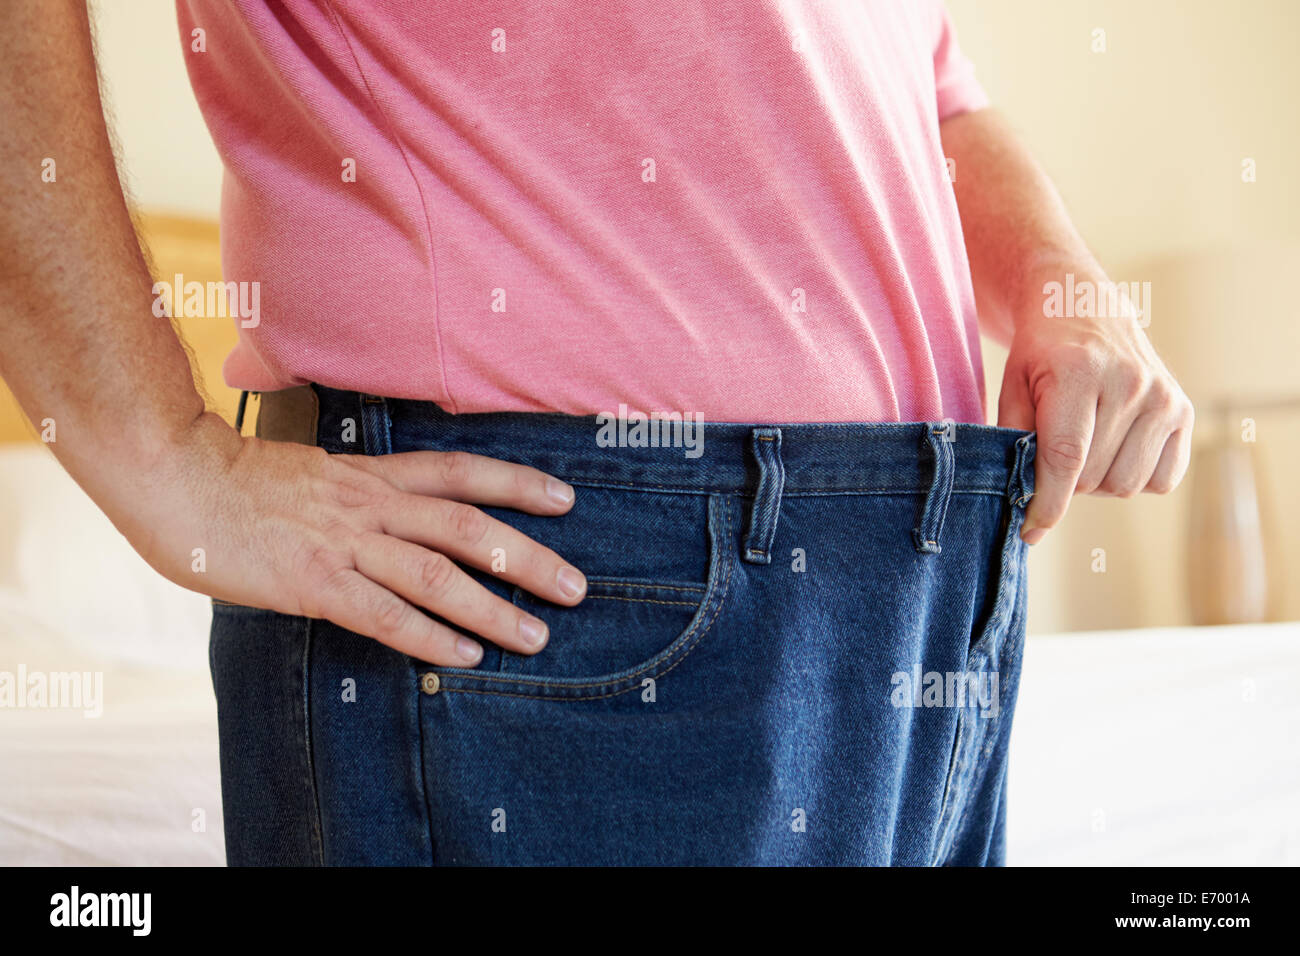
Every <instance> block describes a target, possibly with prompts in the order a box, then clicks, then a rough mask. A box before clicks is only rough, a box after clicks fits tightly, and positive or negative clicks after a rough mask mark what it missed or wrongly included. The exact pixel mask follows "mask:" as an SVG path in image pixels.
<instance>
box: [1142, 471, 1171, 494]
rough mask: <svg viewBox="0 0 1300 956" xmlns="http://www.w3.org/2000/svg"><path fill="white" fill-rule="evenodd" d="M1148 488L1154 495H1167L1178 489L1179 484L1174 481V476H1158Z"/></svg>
mask: <svg viewBox="0 0 1300 956" xmlns="http://www.w3.org/2000/svg"><path fill="white" fill-rule="evenodd" d="M1147 487H1148V488H1150V490H1151V493H1152V494H1157V495H1167V494H1169V492H1171V491H1173V490H1174V489H1175V488H1177V487H1178V482H1177V481H1175V480H1174V478H1173V476H1172V475H1169V476H1166V475H1157V476H1156V477H1154V478H1152V479H1151V483H1150V485H1148V486H1147Z"/></svg>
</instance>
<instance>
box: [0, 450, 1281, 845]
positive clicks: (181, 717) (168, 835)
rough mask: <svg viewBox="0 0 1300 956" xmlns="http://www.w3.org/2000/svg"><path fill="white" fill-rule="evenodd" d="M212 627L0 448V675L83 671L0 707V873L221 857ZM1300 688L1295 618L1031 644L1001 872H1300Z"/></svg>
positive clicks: (85, 506)
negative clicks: (70, 703)
mask: <svg viewBox="0 0 1300 956" xmlns="http://www.w3.org/2000/svg"><path fill="white" fill-rule="evenodd" d="M209 615H210V611H209V607H208V603H207V601H206V599H204V598H202V597H200V596H198V595H195V594H191V593H189V592H187V591H184V590H182V589H181V588H178V587H176V586H174V585H171V584H169V583H168V582H166V581H164V580H163V579H161V578H160V577H158V576H157V575H156V574H154V573H153V572H152V571H151V570H150V569H149V568H148V567H147V566H146V565H145V564H144V562H143V561H141V560H140V559H139V558H138V557H137V556H136V555H135V554H134V553H133V552H132V551H131V549H130V547H129V546H128V545H127V544H126V542H125V541H124V540H123V539H122V538H121V536H120V535H118V534H117V532H116V531H115V530H114V529H113V527H112V525H111V524H109V523H108V521H107V520H106V519H105V518H104V517H103V516H102V515H100V514H99V512H98V511H97V510H96V509H95V508H94V506H93V505H92V504H91V503H90V502H89V500H88V499H86V497H85V496H84V494H82V493H81V491H80V490H79V489H78V488H77V487H76V485H75V484H74V483H73V482H72V481H71V480H70V479H69V478H67V477H66V475H65V474H64V473H63V471H62V470H61V469H60V468H59V467H58V465H57V463H56V462H55V461H54V459H53V457H52V456H51V455H50V454H49V452H48V450H47V449H46V448H45V447H43V446H40V445H0V673H3V672H9V673H11V674H16V673H17V672H18V669H19V668H23V669H24V670H25V672H26V673H28V674H30V673H33V672H42V673H45V674H50V673H54V672H64V673H74V672H75V673H79V674H82V675H85V674H90V675H92V677H91V679H90V680H89V681H84V687H85V689H90V690H92V693H90V694H89V697H88V698H83V699H82V700H81V701H80V704H81V706H79V707H63V708H59V709H51V708H33V707H23V708H20V707H15V706H6V707H0V863H3V864H53V865H64V864H79V865H137V864H162V865H177V866H211V865H221V864H222V863H223V862H224V853H223V850H222V833H221V810H220V807H221V796H220V780H219V776H218V771H217V732H216V705H215V702H214V700H213V696H212V687H211V684H210V682H209V677H208V671H207V625H208V619H209ZM94 675H102V676H100V677H96V676H94ZM96 680H102V695H101V697H100V698H99V700H98V703H96V700H95V699H94V698H95V695H94V693H93V686H94V682H95V681H96ZM1298 687H1300V624H1294V623H1292V624H1267V625H1251V626H1242V627H1222V628H1172V629H1163V630H1144V631H1109V632H1101V633H1089V634H1082V633H1081V634H1069V635H1055V636H1033V637H1031V638H1030V639H1029V641H1028V644H1027V647H1026V654H1025V670H1024V678H1023V681H1022V687H1021V697H1020V703H1019V706H1018V709H1017V713H1016V729H1015V732H1014V735H1013V744H1012V757H1011V771H1010V774H1011V776H1010V781H1009V796H1008V803H1009V808H1010V809H1009V831H1008V832H1009V836H1008V839H1009V848H1008V857H1009V862H1010V863H1012V864H1013V865H1014V864H1027V865H1058V864H1060V865H1065V864H1069V865H1096V864H1119V865H1125V864H1169V865H1185V864H1199V865H1219V864H1264V865H1271V864H1290V865H1294V864H1296V863H1300V826H1297V813H1296V810H1297V808H1300V697H1298V696H1297V693H1296V689H1297V688H1298ZM95 709H101V710H102V713H100V715H99V716H94V714H93V712H94V710H95ZM88 711H89V713H88Z"/></svg>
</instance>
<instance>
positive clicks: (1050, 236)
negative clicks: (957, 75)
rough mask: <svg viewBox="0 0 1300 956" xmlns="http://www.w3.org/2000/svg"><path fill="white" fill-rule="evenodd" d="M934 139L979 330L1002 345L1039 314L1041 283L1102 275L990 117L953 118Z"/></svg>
mask: <svg viewBox="0 0 1300 956" xmlns="http://www.w3.org/2000/svg"><path fill="white" fill-rule="evenodd" d="M940 134H941V136H942V138H943V148H944V153H945V154H946V155H947V156H948V158H950V159H952V160H955V161H956V169H957V177H956V182H955V183H954V184H953V188H954V189H955V191H956V194H957V207H958V210H959V211H960V213H961V223H962V231H963V232H964V234H965V237H966V253H967V257H968V258H969V259H970V268H971V278H972V280H973V282H974V285H975V301H976V306H977V308H978V310H979V316H980V324H981V326H982V328H983V329H984V332H985V333H986V334H988V335H989V336H991V337H992V338H994V339H995V340H997V341H999V342H1001V343H1003V344H1006V343H1007V342H1009V341H1010V339H1011V335H1012V333H1013V332H1014V330H1015V324H1016V321H1017V320H1018V319H1019V317H1021V316H1024V315H1032V314H1041V305H1042V296H1043V284H1044V282H1046V281H1048V280H1051V279H1055V280H1057V281H1060V280H1061V279H1062V277H1063V275H1064V273H1066V272H1074V273H1075V274H1077V275H1079V276H1081V277H1086V278H1088V279H1090V280H1093V281H1102V280H1103V279H1104V276H1103V273H1102V269H1101V266H1100V265H1099V264H1098V263H1097V260H1096V259H1095V258H1094V257H1093V255H1092V254H1091V253H1090V252H1089V251H1088V247H1087V246H1086V245H1085V244H1084V242H1083V239H1082V238H1081V237H1080V236H1079V234H1078V232H1077V231H1076V230H1075V228H1074V226H1073V224H1072V223H1071V222H1070V217H1069V214H1068V213H1067V212H1066V209H1065V204H1064V203H1063V202H1062V201H1061V197H1060V195H1059V194H1058V193H1057V191H1056V187H1055V186H1053V185H1052V182H1051V180H1050V179H1048V177H1047V174H1046V173H1045V172H1044V171H1043V169H1042V167H1041V166H1039V165H1038V163H1037V161H1035V159H1034V157H1033V156H1032V155H1031V154H1030V152H1029V150H1028V149H1027V148H1026V147H1025V145H1024V144H1023V143H1022V142H1021V141H1020V139H1019V138H1018V137H1017V136H1016V135H1015V132H1014V131H1013V130H1012V129H1011V126H1010V124H1009V123H1007V121H1006V120H1005V119H1004V118H1003V117H1002V116H1001V115H1000V114H998V112H997V111H996V110H991V109H985V110H979V111H977V112H974V113H964V114H961V115H959V116H955V117H953V118H952V119H949V120H946V121H945V122H944V123H943V124H942V125H941V126H940Z"/></svg>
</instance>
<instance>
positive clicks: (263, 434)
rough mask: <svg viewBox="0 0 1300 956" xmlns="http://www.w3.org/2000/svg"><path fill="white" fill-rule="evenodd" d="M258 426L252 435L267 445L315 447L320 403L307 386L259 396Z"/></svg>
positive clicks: (263, 393)
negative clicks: (291, 443) (279, 442)
mask: <svg viewBox="0 0 1300 956" xmlns="http://www.w3.org/2000/svg"><path fill="white" fill-rule="evenodd" d="M258 396H259V398H260V402H259V404H258V408H257V426H256V428H255V429H254V434H255V435H256V436H257V437H258V438H263V439H265V440H267V441H287V442H296V443H297V444H299V445H315V444H316V425H317V423H318V421H319V419H320V399H319V398H318V397H317V396H316V390H315V389H313V388H312V387H311V386H310V385H299V386H297V387H295V388H285V389H280V390H279V391H276V392H259V393H258Z"/></svg>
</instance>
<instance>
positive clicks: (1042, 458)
mask: <svg viewBox="0 0 1300 956" xmlns="http://www.w3.org/2000/svg"><path fill="white" fill-rule="evenodd" d="M939 132H940V136H941V139H942V143H943V149H944V153H945V155H946V156H947V157H949V158H951V159H953V160H955V161H956V163H957V168H958V169H959V170H960V171H961V173H960V175H959V176H958V177H957V180H956V182H954V184H953V189H954V191H955V193H956V196H957V209H958V211H959V212H960V213H961V223H962V231H963V232H964V234H965V238H966V255H967V257H968V258H969V260H970V267H971V279H972V281H973V283H974V287H975V303H976V306H977V310H978V313H979V321H980V327H981V329H982V330H983V331H984V332H985V333H986V334H988V335H989V336H991V337H992V338H994V339H996V340H997V341H1000V342H1002V343H1004V344H1008V343H1009V344H1010V347H1011V354H1010V356H1009V357H1008V359H1007V367H1006V372H1005V374H1004V376H1003V383H1002V393H1001V396H1000V399H999V402H998V424H999V425H1004V426H1007V427H1009V428H1023V429H1026V430H1034V431H1037V432H1038V452H1037V456H1036V458H1035V462H1034V465H1035V467H1034V481H1035V494H1034V498H1033V501H1031V502H1030V505H1029V512H1028V514H1027V515H1026V516H1025V525H1024V528H1023V529H1022V530H1021V536H1022V537H1023V538H1024V539H1025V541H1027V542H1029V543H1030V544H1036V543H1037V542H1038V541H1041V540H1042V538H1043V536H1044V535H1045V534H1046V533H1047V530H1048V529H1049V528H1052V527H1055V526H1056V524H1057V523H1058V522H1059V521H1060V520H1061V518H1062V517H1063V516H1064V514H1065V509H1066V507H1067V506H1068V505H1069V503H1070V498H1071V496H1072V495H1074V494H1075V493H1076V492H1091V493H1099V494H1108V495H1119V496H1122V497H1128V496H1130V495H1135V494H1137V493H1138V492H1139V491H1155V492H1166V491H1170V490H1171V489H1172V488H1173V487H1174V486H1175V485H1177V484H1178V482H1179V480H1180V479H1181V478H1182V476H1183V472H1184V471H1186V470H1187V460H1188V455H1189V453H1190V448H1191V433H1192V406H1191V404H1190V403H1189V402H1188V401H1187V396H1186V395H1184V394H1183V391H1182V389H1180V388H1179V387H1178V383H1177V382H1175V381H1174V379H1173V376H1171V375H1170V374H1169V371H1168V370H1167V369H1166V368H1165V367H1164V365H1163V364H1162V363H1161V361H1160V359H1159V358H1158V357H1157V356H1156V354H1155V351H1154V350H1153V349H1152V347H1151V343H1150V342H1149V341H1148V340H1147V337H1146V334H1145V333H1144V332H1143V331H1142V329H1141V328H1139V327H1138V324H1137V320H1136V316H1135V315H1112V316H1110V317H1102V318H1096V317H1093V318H1052V317H1048V316H1046V315H1045V314H1044V308H1043V303H1044V296H1045V293H1044V289H1043V287H1044V285H1045V283H1046V282H1049V281H1056V282H1062V283H1063V282H1064V280H1065V276H1066V274H1067V273H1072V274H1073V275H1074V276H1075V277H1076V281H1077V280H1082V281H1086V282H1092V283H1094V285H1095V286H1096V288H1097V289H1098V290H1104V289H1107V288H1109V287H1110V286H1109V283H1108V282H1107V280H1106V277H1105V273H1104V272H1103V270H1102V268H1101V266H1100V265H1099V264H1098V263H1097V260H1096V259H1095V258H1094V257H1093V256H1092V253H1090V252H1089V251H1088V247H1087V246H1086V245H1085V244H1084V242H1083V239H1082V238H1081V237H1080V236H1079V234H1078V232H1076V231H1075V228H1074V226H1073V225H1072V224H1071V222H1070V217H1069V214H1068V213H1067V212H1066V210H1065V205H1064V203H1062V202H1061V197H1060V196H1059V195H1057V192H1056V189H1055V187H1054V186H1053V185H1052V183H1051V180H1049V179H1048V178H1047V175H1046V173H1044V172H1043V170H1042V168H1041V167H1039V165H1038V163H1036V162H1035V161H1034V158H1033V156H1031V155H1030V153H1029V150H1028V149H1026V148H1025V146H1024V144H1023V143H1021V142H1020V140H1019V138H1018V137H1016V135H1015V134H1014V132H1013V131H1012V129H1011V127H1010V125H1009V124H1008V123H1007V122H1006V120H1004V119H1003V118H1002V117H1001V116H1000V115H999V114H998V113H997V112H996V111H995V110H991V109H984V110H978V111H976V112H973V113H963V114H961V115H958V116H954V117H951V118H949V119H947V120H945V121H944V122H943V123H942V124H941V125H940V127H939ZM1111 311H1116V312H1118V311H1120V310H1111Z"/></svg>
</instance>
